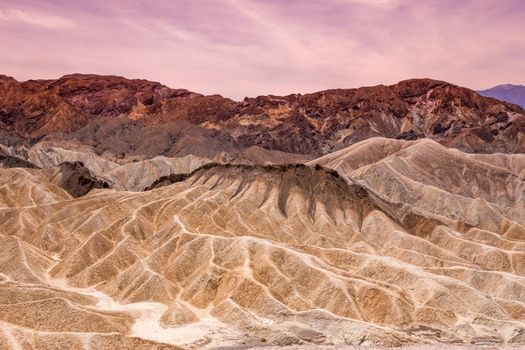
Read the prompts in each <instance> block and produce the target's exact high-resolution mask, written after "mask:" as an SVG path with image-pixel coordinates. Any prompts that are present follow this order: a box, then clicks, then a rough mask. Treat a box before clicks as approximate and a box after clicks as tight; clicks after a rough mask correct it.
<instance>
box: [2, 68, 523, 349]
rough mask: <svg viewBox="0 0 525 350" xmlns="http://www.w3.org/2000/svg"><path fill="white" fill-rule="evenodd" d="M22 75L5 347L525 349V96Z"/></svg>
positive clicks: (7, 121)
mask: <svg viewBox="0 0 525 350" xmlns="http://www.w3.org/2000/svg"><path fill="white" fill-rule="evenodd" d="M0 86H2V88H1V89H3V90H2V99H3V100H2V102H1V104H0V125H2V129H1V130H0V140H1V143H2V144H1V145H0V167H1V169H0V244H1V246H2V249H1V250H0V349H24V350H25V349H92V350H95V349H144V350H146V349H180V348H185V349H192V348H215V347H224V346H231V347H234V348H247V347H253V346H256V347H260V346H265V345H274V346H282V345H293V346H294V347H298V348H300V346H306V345H310V346H314V345H315V346H317V345H322V346H323V347H327V346H330V345H348V346H364V345H366V346H411V345H421V346H426V347H428V348H429V349H434V346H436V345H438V346H439V345H440V344H441V347H440V348H445V349H448V348H451V347H452V345H454V346H455V345H457V346H475V345H483V344H488V345H493V346H515V347H519V346H525V155H524V154H523V153H524V151H525V146H524V145H525V144H524V142H525V134H524V128H523V126H524V125H525V111H523V110H522V109H521V108H520V107H518V106H514V105H511V104H508V103H503V102H500V101H497V100H494V99H490V98H483V97H481V96H479V95H477V94H476V93H475V92H473V91H470V90H467V89H463V88H459V87H456V86H453V85H451V84H448V83H444V82H435V81H430V80H419V81H408V82H401V83H399V84H396V85H394V86H390V87H384V86H381V87H374V88H361V89H351V90H344V91H340V90H338V91H335V90H334V91H330V92H320V93H316V94H311V95H304V96H301V95H293V96H287V97H275V96H271V97H258V98H256V99H246V100H245V101H243V102H234V101H231V100H227V99H224V98H222V97H220V96H202V95H199V94H195V93H191V92H188V91H186V90H173V89H169V88H167V87H164V86H162V85H160V84H158V83H151V82H146V81H129V80H126V79H123V78H117V77H98V76H79V75H73V76H66V77H63V78H61V79H59V80H56V81H29V82H24V83H19V82H16V81H14V80H12V79H9V78H7V77H3V78H1V79H0ZM363 89H364V90H363ZM380 136H386V137H388V138H386V137H380ZM495 151H497V152H506V153H494V152H495ZM436 349H437V347H436Z"/></svg>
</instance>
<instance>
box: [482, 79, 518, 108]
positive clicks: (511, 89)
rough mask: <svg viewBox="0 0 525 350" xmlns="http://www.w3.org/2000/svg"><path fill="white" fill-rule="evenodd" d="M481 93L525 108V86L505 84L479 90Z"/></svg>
mask: <svg viewBox="0 0 525 350" xmlns="http://www.w3.org/2000/svg"><path fill="white" fill-rule="evenodd" d="M478 92H479V94H480V95H482V96H487V97H493V98H497V99H498V100H502V101H507V102H510V103H514V104H517V105H518V106H521V107H522V108H525V86H523V85H512V84H504V85H498V86H495V87H493V88H490V89H486V90H480V91H478Z"/></svg>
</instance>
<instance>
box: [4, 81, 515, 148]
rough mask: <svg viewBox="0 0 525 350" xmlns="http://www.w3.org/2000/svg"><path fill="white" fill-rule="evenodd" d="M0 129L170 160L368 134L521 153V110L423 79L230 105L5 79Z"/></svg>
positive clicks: (121, 84) (343, 142)
mask: <svg viewBox="0 0 525 350" xmlns="http://www.w3.org/2000/svg"><path fill="white" fill-rule="evenodd" d="M0 126H1V127H2V132H0V138H1V139H2V140H0V141H3V142H2V143H9V142H11V143H16V142H21V141H22V140H25V141H31V140H35V139H41V138H43V137H44V138H45V139H47V140H53V141H56V140H68V141H70V142H79V143H82V144H88V145H91V146H94V147H95V148H98V149H99V151H100V152H103V151H109V152H115V153H117V152H128V153H133V152H135V153H140V152H143V153H148V152H149V153H151V154H155V155H158V154H164V155H173V154H174V153H177V152H180V150H181V149H183V148H185V147H187V144H188V142H189V143H193V144H192V147H193V148H194V146H195V144H194V143H198V144H199V145H200V146H201V147H202V149H203V150H208V151H210V150H211V152H221V151H225V148H224V147H226V146H224V145H227V147H226V148H232V149H246V148H248V147H250V146H261V147H263V148H266V149H270V150H279V151H284V152H289V153H300V154H306V155H312V156H318V155H323V154H326V153H328V152H331V151H333V150H337V149H340V148H342V147H345V146H348V145H350V144H353V143H355V142H358V141H360V140H363V139H367V138H370V137H373V136H385V137H389V138H398V139H407V140H412V139H418V138H423V137H427V138H431V139H434V140H436V141H438V142H439V143H441V144H443V145H445V146H449V147H456V148H459V149H462V150H464V151H467V152H510V153H521V152H525V133H524V130H525V111H524V110H523V109H521V108H520V107H519V106H516V105H513V104H510V103H506V102H502V101H498V100H495V99H492V98H487V97H482V96H480V95H479V94H478V93H476V92H475V91H472V90H469V89H466V88H462V87H458V86H455V85H452V84H450V83H446V82H442V81H435V80H430V79H413V80H406V81H402V82H399V83H397V84H395V85H391V86H383V85H379V86H374V87H363V88H358V89H336V90H326V91H321V92H316V93H312V94H305V95H300V94H294V95H289V96H283V97H281V96H273V95H269V96H259V97H256V98H246V99H244V101H242V102H235V101H232V100H230V99H227V98H224V97H221V96H218V95H213V96H203V95H200V94H197V93H193V92H189V91H187V90H184V89H170V88H168V87H166V86H164V85H161V84H160V83H156V82H150V81H146V80H129V79H125V78H122V77H116V76H98V75H81V74H72V75H66V76H64V77H62V78H60V79H58V80H30V81H26V82H17V81H15V80H14V79H12V78H10V77H5V76H4V77H3V78H2V79H0ZM144 135H145V136H146V137H144ZM6 140H7V141H6ZM159 140H160V142H159ZM195 140H197V141H195ZM181 142H182V144H181ZM159 143H160V144H162V147H161V148H160V149H159V147H160V146H158V144H159ZM137 150H138V151H137ZM194 153H195V152H194ZM197 153H198V152H197Z"/></svg>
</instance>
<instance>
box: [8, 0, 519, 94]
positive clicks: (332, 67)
mask: <svg viewBox="0 0 525 350" xmlns="http://www.w3.org/2000/svg"><path fill="white" fill-rule="evenodd" d="M0 42H1V43H2V52H1V54H0V74H6V75H11V76H13V77H15V78H16V79H18V80H27V79H31V78H57V77H60V76H62V75H64V74H68V73H73V72H81V73H98V74H115V75H123V76H125V77H128V78H145V79H150V80H155V81H160V82H162V83H164V84H166V85H168V86H171V87H183V88H187V89H190V90H192V91H197V92H201V93H206V94H211V93H219V94H222V95H224V96H228V97H231V98H234V99H241V98H243V97H244V96H255V95H260V94H269V93H272V94H288V93H293V92H301V93H304V92H312V91H318V90H322V89H328V88H338V87H358V86H364V85H377V84H391V83H395V82H397V81H399V80H403V79H407V78H416V77H430V78H435V79H441V80H447V81H450V82H453V83H455V84H459V85H463V86H467V87H471V88H476V89H478V88H486V87H491V86H493V85H497V84H501V83H515V84H524V83H525V1H523V0H311V1H309V0H301V1H300V0H159V1H141V0H131V1H116V0H104V1H102V0H100V1H97V0H93V1H76V0H53V1H36V0H33V1H26V0H2V1H1V3H0Z"/></svg>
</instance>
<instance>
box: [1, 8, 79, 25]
mask: <svg viewBox="0 0 525 350" xmlns="http://www.w3.org/2000/svg"><path fill="white" fill-rule="evenodd" d="M0 20H2V21H8V22H15V23H23V24H30V25H34V26H39V27H45V28H51V29H59V28H71V27H73V21H71V20H70V19H68V18H64V17H59V16H54V15H49V14H45V13H39V12H33V11H27V10H20V9H16V8H10V9H0Z"/></svg>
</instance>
